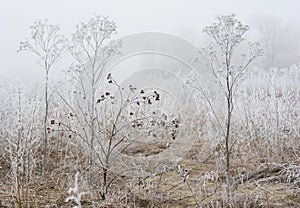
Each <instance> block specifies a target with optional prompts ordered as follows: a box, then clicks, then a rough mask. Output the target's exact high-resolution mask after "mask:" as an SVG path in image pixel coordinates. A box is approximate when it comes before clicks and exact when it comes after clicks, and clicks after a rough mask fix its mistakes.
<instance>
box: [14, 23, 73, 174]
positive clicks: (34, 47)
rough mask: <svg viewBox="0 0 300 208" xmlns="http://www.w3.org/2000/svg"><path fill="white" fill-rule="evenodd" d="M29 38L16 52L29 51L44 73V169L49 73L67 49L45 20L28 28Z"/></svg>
mask: <svg viewBox="0 0 300 208" xmlns="http://www.w3.org/2000/svg"><path fill="white" fill-rule="evenodd" d="M30 29H31V37H30V38H29V39H26V40H25V41H21V43H20V47H19V50H18V51H30V52H32V53H34V54H35V55H37V57H38V61H37V62H38V64H39V65H40V66H41V67H42V68H43V70H44V71H45V92H44V100H45V113H44V165H43V166H44V167H43V171H44V173H45V170H46V166H47V148H48V147H47V145H48V134H47V124H48V111H49V92H48V91H49V89H48V88H49V86H48V85H49V83H48V82H49V72H50V70H51V68H52V66H53V65H54V64H55V63H57V62H58V61H59V59H60V58H61V55H62V53H63V52H64V51H65V49H66V47H67V39H66V38H65V36H63V35H61V34H60V31H59V30H60V28H59V26H58V25H51V24H48V23H47V20H45V21H41V20H38V21H36V22H34V24H33V25H32V26H31V27H30Z"/></svg>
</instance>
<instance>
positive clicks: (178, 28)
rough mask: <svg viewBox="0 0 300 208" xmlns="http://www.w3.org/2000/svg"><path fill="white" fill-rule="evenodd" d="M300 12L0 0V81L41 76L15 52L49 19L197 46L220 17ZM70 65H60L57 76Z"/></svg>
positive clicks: (226, 2)
mask: <svg viewBox="0 0 300 208" xmlns="http://www.w3.org/2000/svg"><path fill="white" fill-rule="evenodd" d="M299 8H300V1H299V0H147V1H146V0H106V1H104V0H84V1H79V0H6V1H5V0H2V1H1V5H0V63H1V65H0V81H9V82H10V81H13V80H14V79H15V78H19V79H20V80H22V81H23V82H24V83H25V84H27V83H30V82H31V83H32V82H39V80H40V79H41V78H42V77H43V71H42V70H41V69H40V68H39V66H38V65H37V64H36V57H34V55H33V54H26V53H17V49H18V46H19V42H20V41H21V40H24V39H25V38H26V37H29V34H30V30H29V26H30V25H31V24H32V23H33V22H34V21H35V20H37V19H45V18H47V19H48V21H49V23H53V24H59V25H60V26H61V29H62V32H63V33H65V34H66V35H70V34H71V33H72V32H73V31H74V28H75V25H76V24H77V23H78V22H80V21H85V22H86V21H87V20H88V19H89V18H90V17H92V16H93V14H102V15H105V16H109V17H110V18H112V19H113V20H114V21H115V22H116V23H117V25H118V33H119V34H118V37H122V36H124V35H129V34H132V33H139V32H146V31H156V32H165V33H171V34H175V35H179V36H181V37H183V38H185V39H188V40H190V41H192V42H196V40H197V37H198V36H199V35H200V34H201V29H202V28H203V27H205V26H206V25H208V24H210V23H212V22H214V18H215V17H216V15H217V14H227V13H235V14H237V16H238V18H239V19H240V20H242V21H243V22H246V23H249V22H250V21H251V19H253V18H254V17H256V16H274V17H276V18H279V19H282V20H283V21H294V22H298V25H299V19H300V18H299V17H298V16H299V11H300V9H299ZM250 26H251V25H250ZM67 65H68V63H61V64H60V65H59V66H58V67H56V68H55V69H54V72H53V74H54V75H53V76H55V70H56V71H57V70H61V69H63V68H65V67H67Z"/></svg>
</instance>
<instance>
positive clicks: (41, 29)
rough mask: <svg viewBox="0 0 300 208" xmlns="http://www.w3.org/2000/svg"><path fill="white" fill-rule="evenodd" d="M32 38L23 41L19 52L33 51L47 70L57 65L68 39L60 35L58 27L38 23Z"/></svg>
mask: <svg viewBox="0 0 300 208" xmlns="http://www.w3.org/2000/svg"><path fill="white" fill-rule="evenodd" d="M30 29H31V37H30V38H29V39H26V40H25V41H21V43H20V47H19V50H18V51H31V52H33V53H35V54H36V55H37V56H38V57H39V61H38V63H39V64H40V65H41V66H42V67H45V69H46V70H49V68H50V67H51V66H52V65H53V64H54V63H56V62H57V61H58V60H59V59H60V58H61V54H62V53H63V51H64V50H65V48H66V46H67V38H66V37H65V36H64V35H61V34H60V33H59V30H60V28H59V26H58V25H51V24H48V23H47V20H45V21H42V20H38V21H36V22H35V23H34V24H33V25H32V26H31V27H30Z"/></svg>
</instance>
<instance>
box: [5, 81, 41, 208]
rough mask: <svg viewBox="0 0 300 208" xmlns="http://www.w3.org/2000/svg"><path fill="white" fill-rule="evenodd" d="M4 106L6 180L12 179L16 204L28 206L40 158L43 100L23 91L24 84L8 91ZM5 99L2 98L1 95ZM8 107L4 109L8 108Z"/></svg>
mask: <svg viewBox="0 0 300 208" xmlns="http://www.w3.org/2000/svg"><path fill="white" fill-rule="evenodd" d="M7 93H8V94H7V95H6V98H5V100H4V101H5V102H4V103H3V104H4V106H3V108H2V105H1V108H2V111H1V113H0V119H1V126H0V129H1V131H0V136H1V146H2V147H3V148H2V150H3V152H1V155H3V156H4V157H3V159H7V160H8V161H5V162H7V163H8V164H9V167H10V170H9V172H8V173H7V178H8V179H9V180H10V184H11V188H10V190H9V191H10V193H11V196H13V197H14V199H13V200H12V202H13V203H16V204H18V206H28V204H29V202H30V200H31V196H30V188H29V186H28V184H30V183H33V178H34V173H35V168H36V166H37V163H38V162H39V161H38V160H39V159H40V158H39V157H38V154H37V150H38V147H39V135H40V132H41V129H40V127H39V126H40V120H39V119H37V118H36V117H37V115H38V114H39V110H40V109H39V104H40V100H39V98H38V97H37V96H36V94H35V93H30V97H28V95H27V94H26V93H24V92H23V88H22V86H21V84H18V86H16V87H13V88H12V89H9V87H7ZM1 97H2V96H1ZM6 105H7V106H9V108H5V106H6Z"/></svg>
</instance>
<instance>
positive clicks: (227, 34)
mask: <svg viewBox="0 0 300 208" xmlns="http://www.w3.org/2000/svg"><path fill="white" fill-rule="evenodd" d="M248 30H249V26H248V25H244V24H243V23H242V22H240V21H238V20H237V19H236V18H235V15H234V14H231V15H221V16H219V17H218V21H217V23H214V24H213V25H211V26H207V27H205V29H204V30H203V31H204V32H205V33H206V34H208V36H209V37H210V38H211V39H212V43H211V44H210V45H209V46H208V47H206V48H203V49H201V50H200V53H199V54H200V56H199V57H198V58H196V59H195V61H200V62H203V60H206V65H205V67H208V68H209V69H210V70H211V72H212V73H213V76H214V77H215V80H216V82H217V84H218V86H219V87H220V90H221V91H222V94H223V95H224V98H225V99H226V105H225V106H226V119H225V120H226V121H225V125H223V124H222V122H221V121H220V119H219V116H218V115H217V113H216V112H215V109H214V107H213V105H212V103H211V100H210V99H209V96H208V95H207V93H203V89H202V86H203V82H202V81H201V78H200V77H197V76H193V79H192V80H191V84H190V85H191V86H192V88H193V89H194V90H195V91H198V93H199V91H200V94H202V95H204V97H205V100H206V101H207V102H208V104H209V106H210V108H211V109H212V110H213V112H214V113H213V114H214V116H215V117H216V118H217V121H218V125H219V126H220V128H221V129H222V132H223V137H224V140H225V154H226V178H227V179H226V180H227V186H228V200H229V198H230V193H229V187H230V132H231V123H232V121H231V120H232V112H233V109H234V102H235V100H234V99H235V97H236V95H237V94H236V93H237V88H238V87H239V85H240V82H241V81H242V80H243V79H242V77H243V74H244V73H245V71H246V69H247V68H248V66H249V64H250V63H251V62H252V61H254V60H255V59H256V58H257V57H259V56H261V55H262V50H261V49H260V46H259V44H258V43H250V44H249V55H248V56H246V55H245V54H241V61H240V62H239V63H234V61H233V57H234V55H235V54H236V49H237V48H238V46H239V45H240V44H241V43H242V41H244V38H243V36H244V34H245V33H246V32H247V31H248Z"/></svg>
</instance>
